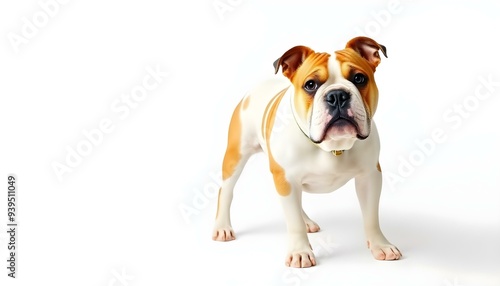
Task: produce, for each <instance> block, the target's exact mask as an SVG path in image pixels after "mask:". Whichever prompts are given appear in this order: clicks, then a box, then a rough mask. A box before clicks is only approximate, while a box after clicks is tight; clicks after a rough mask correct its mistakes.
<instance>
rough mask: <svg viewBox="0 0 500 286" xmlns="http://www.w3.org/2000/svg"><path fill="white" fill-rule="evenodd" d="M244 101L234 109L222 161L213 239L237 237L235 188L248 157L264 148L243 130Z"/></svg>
mask: <svg viewBox="0 0 500 286" xmlns="http://www.w3.org/2000/svg"><path fill="white" fill-rule="evenodd" d="M244 102H245V99H244V100H243V101H242V102H240V104H238V106H237V107H236V109H235V110H234V113H233V116H232V118H231V123H230V125H229V132H228V142H227V148H226V153H225V155H224V160H223V162H222V180H223V181H222V186H221V188H220V190H219V199H218V206H217V214H216V218H215V227H214V229H213V233H212V238H213V240H217V241H230V240H234V239H235V238H236V236H235V234H234V231H233V228H232V226H231V218H230V208H231V202H232V200H233V189H234V186H235V184H236V182H237V181H238V178H239V176H240V175H241V172H242V171H243V168H244V167H245V164H246V162H247V161H248V159H249V158H250V157H251V156H252V155H253V154H254V153H257V152H259V151H261V150H262V149H260V146H259V145H258V143H257V142H251V141H253V140H252V139H251V137H250V136H248V134H244V133H245V132H248V130H243V126H242V121H241V111H242V108H243V107H242V104H243V105H244ZM246 138H248V140H246Z"/></svg>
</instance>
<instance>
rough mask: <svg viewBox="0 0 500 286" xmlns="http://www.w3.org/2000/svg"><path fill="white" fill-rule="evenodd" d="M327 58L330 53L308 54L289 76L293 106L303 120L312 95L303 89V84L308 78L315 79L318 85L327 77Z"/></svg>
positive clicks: (311, 100) (308, 109)
mask: <svg viewBox="0 0 500 286" xmlns="http://www.w3.org/2000/svg"><path fill="white" fill-rule="evenodd" d="M329 58H330V54H327V53H313V54H310V55H309V56H308V57H307V58H306V59H305V60H304V62H303V63H302V65H300V67H299V68H298V69H297V71H296V73H295V74H294V75H293V76H292V78H291V81H292V83H293V86H294V88H295V92H296V94H295V97H294V106H295V109H296V111H297V114H298V116H299V117H301V118H302V119H303V120H304V121H306V119H307V115H308V113H309V111H310V109H311V105H312V103H313V95H311V94H308V93H307V92H306V91H305V90H304V84H305V83H306V82H307V81H308V80H315V81H316V83H317V84H318V85H321V84H323V83H324V82H325V81H326V80H327V79H328V76H329V74H328V59H329Z"/></svg>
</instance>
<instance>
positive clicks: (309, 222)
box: [305, 220, 320, 233]
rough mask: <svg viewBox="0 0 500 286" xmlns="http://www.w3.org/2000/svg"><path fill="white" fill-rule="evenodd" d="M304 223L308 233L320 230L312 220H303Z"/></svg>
mask: <svg viewBox="0 0 500 286" xmlns="http://www.w3.org/2000/svg"><path fill="white" fill-rule="evenodd" d="M305 223H306V228H307V232H308V233H313V232H318V231H319V230H320V227H319V225H318V224H317V223H315V222H314V221H312V220H305Z"/></svg>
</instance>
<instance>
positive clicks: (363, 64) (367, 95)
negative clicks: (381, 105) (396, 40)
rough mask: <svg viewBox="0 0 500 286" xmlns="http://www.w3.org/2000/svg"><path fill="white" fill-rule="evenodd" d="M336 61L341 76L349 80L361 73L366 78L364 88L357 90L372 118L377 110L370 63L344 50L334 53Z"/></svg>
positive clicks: (376, 90)
mask: <svg viewBox="0 0 500 286" xmlns="http://www.w3.org/2000/svg"><path fill="white" fill-rule="evenodd" d="M335 54H336V56H337V60H338V61H339V62H340V69H341V72H342V76H343V77H345V78H351V76H352V75H354V74H355V73H356V72H359V71H362V72H363V74H365V75H366V76H367V77H368V83H367V84H366V86H364V87H362V88H359V91H360V93H361V97H362V98H363V101H364V103H365V106H367V107H368V108H367V109H368V113H369V115H370V118H372V117H373V115H374V114H375V111H376V110H377V104H378V88H377V85H376V84H375V77H374V69H373V67H372V66H371V65H370V63H369V62H368V61H367V60H365V59H364V58H362V57H361V56H360V55H359V54H358V53H357V52H356V51H354V50H353V49H344V50H341V51H336V52H335Z"/></svg>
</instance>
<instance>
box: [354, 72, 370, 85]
mask: <svg viewBox="0 0 500 286" xmlns="http://www.w3.org/2000/svg"><path fill="white" fill-rule="evenodd" d="M352 82H353V83H354V84H355V85H365V84H366V82H367V78H366V76H365V75H364V74H362V73H357V74H355V75H354V76H353V77H352Z"/></svg>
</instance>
